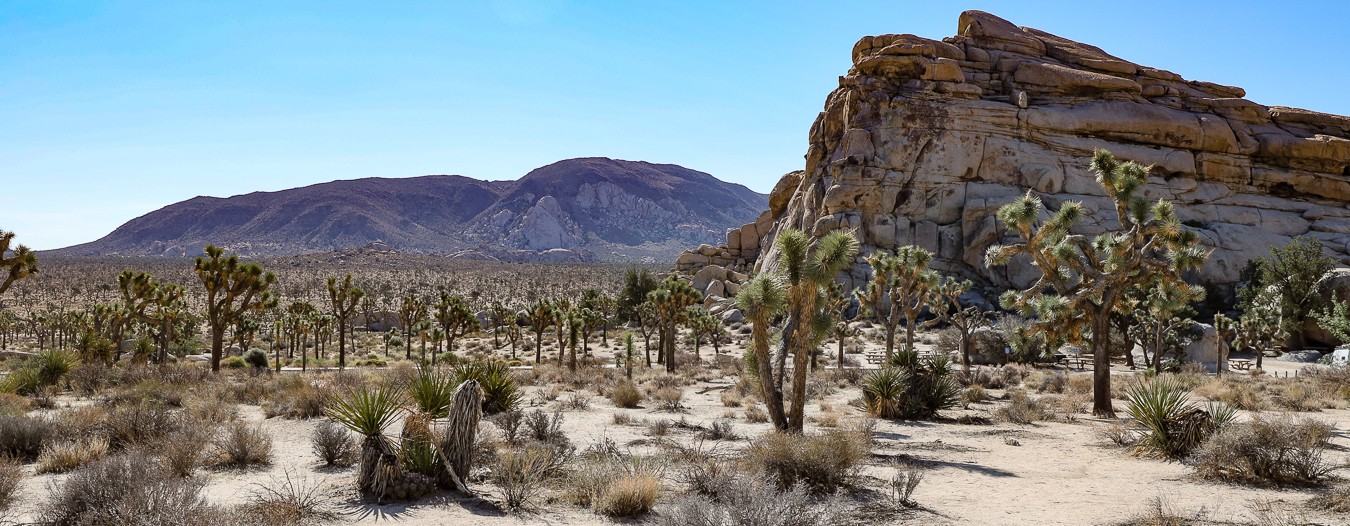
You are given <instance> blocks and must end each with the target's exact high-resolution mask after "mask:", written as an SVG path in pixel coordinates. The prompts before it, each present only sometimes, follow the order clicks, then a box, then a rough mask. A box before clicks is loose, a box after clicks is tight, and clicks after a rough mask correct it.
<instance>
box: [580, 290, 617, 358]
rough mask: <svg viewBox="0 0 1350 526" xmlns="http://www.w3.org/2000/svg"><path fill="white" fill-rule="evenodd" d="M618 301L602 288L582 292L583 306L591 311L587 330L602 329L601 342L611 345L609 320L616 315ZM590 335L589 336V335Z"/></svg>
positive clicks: (606, 345) (588, 331) (607, 345)
mask: <svg viewBox="0 0 1350 526" xmlns="http://www.w3.org/2000/svg"><path fill="white" fill-rule="evenodd" d="M617 305H618V304H617V302H615V301H614V298H613V297H612V296H610V295H609V294H605V293H604V292H602V291H600V289H586V290H585V291H583V292H582V293H581V307H582V308H584V309H587V310H588V311H590V315H589V317H588V319H587V323H586V328H587V330H586V332H587V334H588V335H589V333H590V332H591V331H594V330H595V329H600V343H601V344H602V345H604V346H605V347H609V320H610V318H611V317H613V316H614V309H615V307H616V306H617ZM588 337H589V336H588Z"/></svg>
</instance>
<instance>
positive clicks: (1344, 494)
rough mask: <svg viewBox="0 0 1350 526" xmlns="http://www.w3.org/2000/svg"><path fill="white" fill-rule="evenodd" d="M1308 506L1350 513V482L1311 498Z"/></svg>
mask: <svg viewBox="0 0 1350 526" xmlns="http://www.w3.org/2000/svg"><path fill="white" fill-rule="evenodd" d="M1308 507H1310V508H1313V509H1318V510H1323V511H1332V512H1336V513H1350V484H1342V485H1340V486H1336V487H1334V488H1332V489H1330V490H1328V491H1326V492H1325V493H1322V494H1321V495H1318V496H1316V497H1313V498H1312V499H1309V500H1308Z"/></svg>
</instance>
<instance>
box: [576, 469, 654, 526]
mask: <svg viewBox="0 0 1350 526" xmlns="http://www.w3.org/2000/svg"><path fill="white" fill-rule="evenodd" d="M660 492H661V480H660V479H658V478H657V477H656V476H655V475H653V474H650V473H627V474H624V475H621V476H620V477H619V478H618V479H615V480H614V482H612V483H610V484H609V485H608V486H606V487H605V489H604V490H603V491H602V492H601V493H600V495H599V496H598V497H597V498H596V499H595V504H594V505H593V506H592V509H594V510H595V512H596V513H599V514H601V515H606V516H609V517H619V518H624V517H636V516H638V515H644V514H646V513H647V512H649V511H651V509H652V505H653V504H656V498H657V496H658V495H659V494H660Z"/></svg>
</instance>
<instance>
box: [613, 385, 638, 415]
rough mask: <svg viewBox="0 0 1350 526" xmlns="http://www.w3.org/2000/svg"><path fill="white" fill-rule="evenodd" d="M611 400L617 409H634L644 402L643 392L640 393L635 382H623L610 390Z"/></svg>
mask: <svg viewBox="0 0 1350 526" xmlns="http://www.w3.org/2000/svg"><path fill="white" fill-rule="evenodd" d="M609 400H610V401H611V402H614V405H615V406H616V407H622V408H624V409H632V408H635V407H637V406H638V403H640V402H642V392H640V391H638V388H637V386H636V385H633V382H622V383H620V384H619V385H617V386H615V387H614V389H611V390H610V392H609Z"/></svg>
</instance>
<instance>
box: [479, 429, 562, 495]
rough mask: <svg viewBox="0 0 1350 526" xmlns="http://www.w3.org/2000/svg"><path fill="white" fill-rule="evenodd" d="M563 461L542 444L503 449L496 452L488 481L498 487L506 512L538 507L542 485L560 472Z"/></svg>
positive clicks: (557, 452) (544, 485)
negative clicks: (495, 460) (495, 459)
mask: <svg viewBox="0 0 1350 526" xmlns="http://www.w3.org/2000/svg"><path fill="white" fill-rule="evenodd" d="M566 460H567V458H566V455H565V454H564V453H563V452H561V451H559V450H557V449H555V448H552V447H549V446H547V445H543V444H539V445H533V446H529V447H524V448H519V449H517V448H509V449H505V450H503V451H500V452H498V454H497V463H496V465H495V466H493V468H492V474H491V476H490V479H491V481H492V482H493V483H494V484H496V485H497V487H498V488H501V492H502V504H503V505H504V506H505V507H506V509H509V510H519V509H525V508H529V507H532V506H534V505H536V504H538V499H539V497H540V495H541V494H542V493H543V492H544V490H545V489H547V487H546V484H545V483H546V482H547V481H548V480H549V479H552V478H554V477H557V476H558V474H559V473H561V471H562V465H563V464H564V463H565V462H566Z"/></svg>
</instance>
